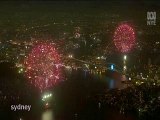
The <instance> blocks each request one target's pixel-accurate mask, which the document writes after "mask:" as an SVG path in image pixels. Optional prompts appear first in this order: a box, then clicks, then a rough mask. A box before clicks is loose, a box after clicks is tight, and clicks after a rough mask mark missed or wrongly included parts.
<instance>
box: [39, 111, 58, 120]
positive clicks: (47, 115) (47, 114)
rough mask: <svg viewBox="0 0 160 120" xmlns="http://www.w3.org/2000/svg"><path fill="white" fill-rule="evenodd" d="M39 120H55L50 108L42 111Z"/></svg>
mask: <svg viewBox="0 0 160 120" xmlns="http://www.w3.org/2000/svg"><path fill="white" fill-rule="evenodd" d="M41 120H55V119H54V114H53V112H52V110H51V109H48V110H46V111H44V112H43V114H42V119H41Z"/></svg>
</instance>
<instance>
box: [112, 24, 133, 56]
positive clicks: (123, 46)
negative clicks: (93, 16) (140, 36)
mask: <svg viewBox="0 0 160 120" xmlns="http://www.w3.org/2000/svg"><path fill="white" fill-rule="evenodd" d="M114 43H115V46H116V47H117V49H118V50H119V51H121V52H122V53H126V52H129V51H130V50H131V49H132V47H133V45H134V44H135V32H134V30H133V28H132V27H130V26H129V25H128V24H121V25H120V26H118V28H117V29H116V31H115V32H114Z"/></svg>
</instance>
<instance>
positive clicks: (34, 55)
mask: <svg viewBox="0 0 160 120" xmlns="http://www.w3.org/2000/svg"><path fill="white" fill-rule="evenodd" d="M24 65H25V67H26V70H25V73H26V76H27V78H28V79H29V81H30V82H31V84H34V85H35V86H36V87H38V88H40V89H41V90H43V89H47V88H50V87H52V86H54V85H56V84H57V83H58V82H59V81H61V80H62V77H61V75H62V71H61V66H62V64H61V60H60V55H59V54H58V52H57V51H56V48H55V47H54V45H52V44H50V43H41V44H38V45H35V46H34V47H33V49H32V50H31V52H30V54H29V55H28V57H27V58H26V59H25V62H24Z"/></svg>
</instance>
